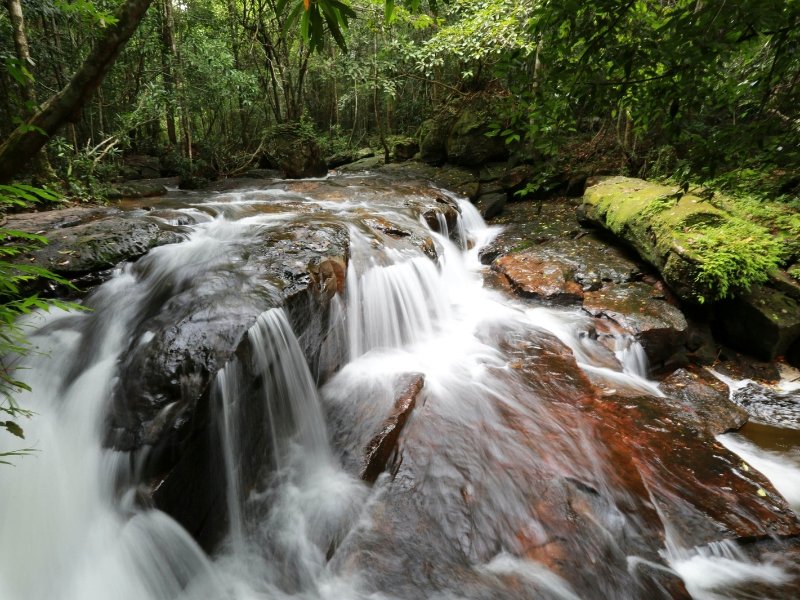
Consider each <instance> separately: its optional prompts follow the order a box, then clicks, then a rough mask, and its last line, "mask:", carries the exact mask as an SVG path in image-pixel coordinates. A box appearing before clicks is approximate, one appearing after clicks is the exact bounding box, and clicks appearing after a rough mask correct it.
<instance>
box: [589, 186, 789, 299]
mask: <svg viewBox="0 0 800 600" xmlns="http://www.w3.org/2000/svg"><path fill="white" fill-rule="evenodd" d="M579 219H581V220H583V221H584V222H587V223H591V224H594V225H596V226H600V227H603V228H605V229H607V230H609V231H610V232H612V233H613V234H615V235H616V236H618V237H619V238H621V239H622V240H623V241H625V242H626V243H627V244H629V245H631V246H632V247H633V248H634V249H635V250H636V251H637V252H638V253H639V255H640V256H641V257H642V258H643V259H644V260H646V261H647V262H649V263H650V264H651V265H653V266H654V267H656V268H657V269H658V270H659V271H660V273H661V275H662V277H663V279H664V281H665V282H666V283H667V285H669V287H670V288H671V289H672V290H673V292H675V294H676V295H677V296H678V297H679V298H681V299H682V300H684V301H688V302H692V303H701V304H702V303H708V302H711V301H716V300H720V299H722V298H725V297H729V296H731V295H734V294H737V293H740V292H741V291H742V289H743V288H744V287H747V286H749V285H751V284H752V283H754V282H755V281H757V280H758V278H759V276H760V274H762V273H763V279H766V278H767V275H768V271H770V270H772V268H774V266H775V265H774V262H773V261H774V258H772V259H771V258H769V257H770V256H773V257H774V256H775V253H776V250H775V244H776V238H774V237H773V236H772V234H771V233H770V232H769V231H768V230H767V229H765V228H764V227H762V226H760V225H758V224H756V223H753V222H751V221H750V220H749V219H748V217H747V216H746V215H743V216H738V215H736V214H734V213H731V212H727V211H726V210H723V209H721V208H718V207H717V206H716V205H715V204H712V203H711V202H710V201H709V200H706V199H703V198H701V197H699V196H695V195H693V194H688V193H687V194H684V193H683V192H682V191H681V190H677V188H674V187H669V186H664V185H659V184H656V183H652V182H648V181H642V180H641V179H632V178H627V177H609V178H605V179H602V180H600V181H599V182H598V183H596V184H595V185H592V186H590V187H588V188H587V189H586V192H585V194H584V196H583V204H582V205H581V206H580V208H579ZM710 240H713V241H712V242H711V243H709V241H710ZM742 240H746V241H747V243H746V244H743V243H742ZM708 265H711V266H710V267H709V266H708Z"/></svg>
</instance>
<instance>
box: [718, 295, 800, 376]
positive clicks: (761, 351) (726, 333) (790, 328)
mask: <svg viewBox="0 0 800 600" xmlns="http://www.w3.org/2000/svg"><path fill="white" fill-rule="evenodd" d="M714 316H715V324H716V328H717V330H718V332H719V335H720V336H721V337H722V339H723V340H724V341H725V342H727V343H728V344H730V345H731V346H733V347H734V348H736V349H738V350H741V351H743V352H747V353H748V354H753V355H754V356H756V357H758V358H761V359H763V360H772V359H773V358H775V357H776V356H780V355H782V354H784V353H785V352H786V351H787V350H788V349H789V347H790V346H791V345H792V344H793V343H794V342H795V340H798V339H800V303H798V301H797V300H795V299H794V298H791V297H790V296H788V295H786V294H784V293H783V292H779V291H778V290H774V289H771V288H768V287H765V286H760V285H757V286H753V288H752V289H751V290H750V292H748V293H747V294H744V295H741V296H739V297H737V298H735V299H734V300H731V301H728V302H724V303H720V304H719V306H718V308H717V311H715V315H714Z"/></svg>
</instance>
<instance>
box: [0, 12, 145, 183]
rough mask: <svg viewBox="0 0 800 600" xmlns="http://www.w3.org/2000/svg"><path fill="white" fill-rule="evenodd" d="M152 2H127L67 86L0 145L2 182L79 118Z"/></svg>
mask: <svg viewBox="0 0 800 600" xmlns="http://www.w3.org/2000/svg"><path fill="white" fill-rule="evenodd" d="M151 2H152V0H125V2H124V3H123V4H122V5H121V6H120V8H119V9H118V10H117V12H116V14H115V16H116V18H117V22H116V23H115V24H114V25H111V26H109V27H107V28H106V29H105V30H104V33H103V35H102V36H101V37H100V39H98V40H97V42H95V44H94V46H93V47H92V50H91V51H90V52H89V55H88V56H87V57H86V59H85V60H84V61H83V63H82V64H81V66H80V67H79V68H78V70H77V71H76V73H75V74H74V75H73V76H72V79H70V82H69V83H68V84H67V86H66V87H65V88H64V89H62V90H61V91H60V92H58V93H57V94H56V95H54V96H53V97H51V98H50V99H49V100H48V101H47V102H45V104H44V105H43V106H42V108H41V109H39V110H38V111H37V112H36V114H34V115H33V116H32V117H31V118H30V119H28V121H27V122H26V123H24V124H22V125H20V126H19V127H17V128H16V129H15V130H14V131H13V132H11V135H10V136H9V137H8V138H7V139H6V140H5V141H4V142H3V144H2V145H0V182H5V181H8V180H10V179H11V178H12V177H13V176H14V175H15V174H16V173H18V172H19V171H20V170H21V169H22V167H24V166H25V164H26V163H27V162H28V161H29V160H30V159H31V158H32V157H33V156H34V155H35V154H36V152H38V151H39V150H40V149H41V148H42V146H44V144H45V143H46V142H47V140H48V138H49V137H50V136H51V135H53V134H54V133H55V132H56V131H58V129H59V128H60V127H61V126H62V125H63V124H64V123H66V122H67V121H70V120H74V119H77V118H78V115H79V114H80V111H81V109H82V108H83V106H84V104H86V101H87V100H88V99H89V98H91V96H92V94H94V92H95V91H96V90H97V88H98V87H99V86H100V84H101V83H102V82H103V79H104V78H105V76H106V74H107V73H108V70H109V69H110V68H111V65H113V64H114V61H115V60H116V59H117V56H119V53H120V52H121V51H122V49H123V48H124V47H125V44H126V43H127V41H128V40H129V39H130V37H131V36H132V35H133V33H134V31H136V28H137V27H138V26H139V23H140V22H141V20H142V17H144V14H145V12H147V9H148V8H149V7H150V4H151Z"/></svg>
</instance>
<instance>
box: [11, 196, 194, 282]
mask: <svg viewBox="0 0 800 600" xmlns="http://www.w3.org/2000/svg"><path fill="white" fill-rule="evenodd" d="M8 226H9V227H11V228H13V229H18V230H20V231H27V232H29V233H40V234H41V233H43V234H44V235H45V236H46V237H47V239H48V243H47V244H46V245H44V246H41V247H39V248H37V249H34V250H31V251H30V252H28V253H26V254H23V255H20V256H19V257H18V260H19V261H20V262H23V263H25V264H26V265H31V264H33V265H36V266H38V267H42V268H45V269H47V270H49V271H51V272H53V273H56V274H57V275H60V276H62V277H63V278H65V279H67V280H68V281H71V282H73V283H75V284H78V287H79V288H83V287H87V285H88V286H91V285H95V284H97V283H100V282H101V281H102V280H104V279H106V278H107V277H108V276H109V274H110V270H111V269H112V268H113V267H115V266H117V265H118V264H120V263H122V262H125V261H133V260H136V259H137V258H139V257H140V256H143V255H144V254H146V253H147V252H148V251H150V250H151V249H152V248H155V247H156V246H162V245H164V244H170V243H175V242H179V241H181V240H183V239H184V234H183V231H182V229H181V227H180V226H175V225H172V224H170V223H169V222H168V221H167V220H164V219H160V218H158V217H156V216H151V215H146V216H145V215H135V216H132V215H127V214H125V213H123V212H120V211H118V210H115V209H110V208H102V207H94V208H87V209H83V208H68V209H63V210H55V211H49V212H46V213H33V214H23V215H14V216H12V217H10V218H9V222H8ZM59 292H60V293H62V294H65V293H66V294H68V295H74V292H71V291H70V290H64V289H60V288H59Z"/></svg>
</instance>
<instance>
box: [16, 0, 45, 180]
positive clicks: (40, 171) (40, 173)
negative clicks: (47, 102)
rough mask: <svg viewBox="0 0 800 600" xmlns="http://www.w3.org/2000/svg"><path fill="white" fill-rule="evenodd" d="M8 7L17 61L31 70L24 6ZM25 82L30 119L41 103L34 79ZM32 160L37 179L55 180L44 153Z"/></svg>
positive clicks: (24, 100) (23, 95) (37, 154)
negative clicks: (37, 97)
mask: <svg viewBox="0 0 800 600" xmlns="http://www.w3.org/2000/svg"><path fill="white" fill-rule="evenodd" d="M6 7H7V8H8V14H9V17H10V19H11V30H12V32H13V37H14V48H15V50H16V52H17V59H18V60H19V62H20V64H21V65H23V66H24V67H25V68H26V69H29V68H31V67H33V60H32V59H31V52H30V47H29V46H28V37H27V35H26V34H25V17H24V15H23V13H22V4H21V3H20V0H6ZM23 81H24V83H21V84H20V88H21V89H20V92H21V94H22V100H23V102H24V104H25V109H24V112H23V114H24V115H25V117H26V118H30V117H31V116H33V115H34V114H35V113H36V110H37V109H38V104H39V103H38V102H37V101H36V88H35V87H34V83H33V79H32V78H30V77H25V78H24V80H23ZM32 158H33V171H34V173H35V176H36V177H37V178H41V179H45V180H47V179H54V178H55V173H54V172H53V168H52V167H51V166H50V161H48V160H47V154H45V153H44V152H37V153H36V154H35V156H33V157H32Z"/></svg>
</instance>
